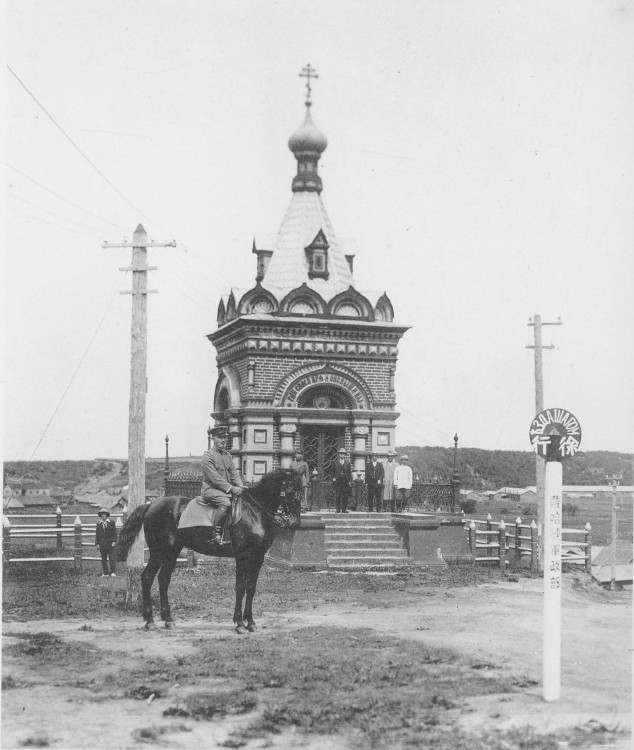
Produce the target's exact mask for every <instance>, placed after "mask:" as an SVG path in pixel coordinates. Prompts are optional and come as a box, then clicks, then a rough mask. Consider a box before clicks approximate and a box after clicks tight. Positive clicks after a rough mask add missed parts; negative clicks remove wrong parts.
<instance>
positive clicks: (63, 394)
mask: <svg viewBox="0 0 634 750" xmlns="http://www.w3.org/2000/svg"><path fill="white" fill-rule="evenodd" d="M117 294H118V290H117V291H116V292H115V293H114V294H113V295H112V299H111V300H110V303H109V304H108V307H107V308H106V312H105V313H104V314H103V317H102V318H101V320H100V321H99V324H98V326H97V328H96V329H95V332H94V333H93V335H92V338H91V339H90V341H89V342H88V346H87V347H86V350H85V351H84V353H83V354H82V356H81V359H80V360H79V363H78V365H77V367H76V368H75V371H74V372H73V374H72V376H71V379H70V380H69V382H68V385H67V386H66V389H65V390H64V393H62V397H61V398H60V400H59V401H58V403H57V406H56V407H55V410H54V411H53V414H52V415H51V418H50V419H49V420H48V422H47V424H46V427H45V428H44V432H43V433H42V436H41V437H40V439H39V440H38V441H37V445H36V446H35V448H34V450H33V453H32V454H31V458H29V461H32V460H33V457H34V456H35V454H36V453H37V449H38V448H39V447H40V444H41V443H42V440H44V438H45V437H46V433H47V432H48V428H49V427H50V426H51V424H52V422H53V420H54V419H55V415H56V414H57V412H58V411H59V408H60V406H61V405H62V402H63V401H64V399H65V398H66V394H67V393H68V391H69V390H70V387H71V385H72V384H73V382H74V380H75V377H76V376H77V373H78V372H79V369H80V367H81V366H82V364H83V362H84V360H85V359H86V356H87V355H88V352H89V351H90V347H91V346H92V344H93V342H94V340H95V339H96V338H97V334H98V333H99V330H100V329H101V326H102V325H103V323H104V321H105V319H106V317H107V315H108V313H109V312H110V308H111V307H112V303H113V302H114V301H115V299H116V297H117Z"/></svg>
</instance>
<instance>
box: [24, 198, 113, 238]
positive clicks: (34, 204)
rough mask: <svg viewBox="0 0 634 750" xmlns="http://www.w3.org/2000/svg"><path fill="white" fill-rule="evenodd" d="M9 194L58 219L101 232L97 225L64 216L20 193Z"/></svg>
mask: <svg viewBox="0 0 634 750" xmlns="http://www.w3.org/2000/svg"><path fill="white" fill-rule="evenodd" d="M9 195H10V196H11V198H13V200H16V201H22V203H26V204H27V205H28V206H32V207H33V208H37V210H38V211H43V212H44V213H45V214H50V215H51V216H55V217H57V218H58V219H61V220H62V221H69V222H70V223H71V224H77V225H78V226H80V227H85V228H86V229H90V230H92V231H93V232H95V234H97V233H100V232H101V230H100V229H96V228H95V227H91V226H89V225H88V224H84V222H83V221H77V219H69V218H68V217H66V216H62V215H61V214H58V213H56V212H55V211H51V210H49V209H48V208H44V207H43V206H38V204H37V203H33V201H29V200H27V199H26V198H22V197H21V196H19V195H15V193H10V194H9Z"/></svg>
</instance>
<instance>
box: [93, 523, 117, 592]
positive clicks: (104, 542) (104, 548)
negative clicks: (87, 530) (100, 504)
mask: <svg viewBox="0 0 634 750" xmlns="http://www.w3.org/2000/svg"><path fill="white" fill-rule="evenodd" d="M97 515H98V516H99V518H100V520H99V521H98V522H97V526H96V528H95V532H96V533H95V546H96V547H99V552H100V553H101V577H102V578H107V577H108V561H110V577H111V578H116V577H117V574H116V573H115V572H114V571H115V559H114V546H115V544H116V543H117V527H116V526H115V523H114V521H111V520H110V511H109V510H106V508H102V509H101V510H100V511H99V513H98V514H97Z"/></svg>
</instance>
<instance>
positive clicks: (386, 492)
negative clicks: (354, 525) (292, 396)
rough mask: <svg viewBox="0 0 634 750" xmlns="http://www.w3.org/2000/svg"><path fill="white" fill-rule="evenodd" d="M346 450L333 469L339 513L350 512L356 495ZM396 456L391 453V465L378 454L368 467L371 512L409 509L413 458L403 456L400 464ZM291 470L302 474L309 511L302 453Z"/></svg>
mask: <svg viewBox="0 0 634 750" xmlns="http://www.w3.org/2000/svg"><path fill="white" fill-rule="evenodd" d="M346 456H347V452H346V449H345V448H339V451H338V453H337V460H336V461H335V463H334V464H333V466H332V473H333V476H332V482H333V484H334V488H335V510H336V512H337V513H347V512H348V504H349V502H350V498H351V496H352V486H353V485H352V465H351V463H350V461H349V460H348V458H347V457H346ZM395 457H396V453H395V452H394V451H390V452H389V453H388V454H387V462H386V463H385V464H382V463H381V462H380V461H379V460H378V457H377V454H376V453H372V454H371V455H370V460H369V461H368V463H367V464H366V466H365V484H366V486H367V488H368V489H367V492H368V510H369V511H370V513H373V512H375V511H376V512H377V513H380V512H381V508H382V507H384V508H385V510H387V509H388V506H389V509H390V510H391V511H392V513H395V512H396V513H398V512H400V511H402V510H404V509H405V507H406V506H407V502H408V500H409V496H410V491H411V489H412V481H413V477H412V468H411V466H409V465H408V463H407V462H408V460H409V457H408V456H407V455H403V456H401V459H400V463H399V464H397V463H395V461H394V459H395ZM291 468H292V469H295V471H296V472H297V473H298V474H299V475H300V477H301V480H302V486H303V488H304V496H303V498H302V510H307V509H308V507H309V506H308V484H309V481H310V472H309V468H308V464H307V463H306V461H305V460H304V455H303V453H302V451H301V450H299V449H298V450H296V451H295V458H294V459H293V461H292V462H291Z"/></svg>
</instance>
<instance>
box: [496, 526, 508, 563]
mask: <svg viewBox="0 0 634 750" xmlns="http://www.w3.org/2000/svg"><path fill="white" fill-rule="evenodd" d="M498 539H499V545H500V546H499V551H500V553H499V557H500V568H502V571H504V570H506V523H505V522H504V519H503V518H502V519H501V521H500V527H499V535H498Z"/></svg>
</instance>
